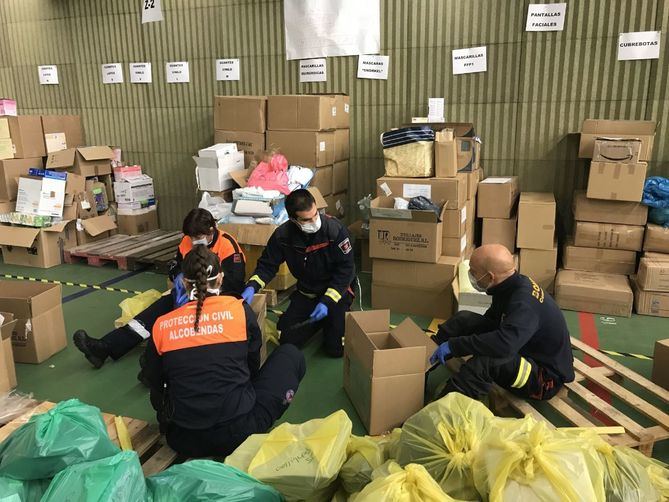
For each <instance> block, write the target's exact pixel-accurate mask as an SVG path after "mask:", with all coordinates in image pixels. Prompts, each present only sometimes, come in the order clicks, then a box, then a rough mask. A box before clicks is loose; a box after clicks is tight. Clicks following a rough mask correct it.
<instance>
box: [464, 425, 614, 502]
mask: <svg viewBox="0 0 669 502" xmlns="http://www.w3.org/2000/svg"><path fill="white" fill-rule="evenodd" d="M595 457H596V456H595V455H588V456H586V455H585V454H584V453H583V447H582V444H581V443H580V442H579V441H578V440H575V437H574V435H573V434H567V433H564V432H561V431H558V430H551V429H549V428H548V425H547V424H546V423H545V422H537V421H536V420H534V419H533V418H532V417H530V416H526V417H525V418H524V419H520V420H515V419H496V420H495V422H494V425H491V427H490V428H489V429H488V432H487V434H486V435H485V437H484V438H483V440H482V441H481V444H480V445H479V449H478V454H477V455H476V457H475V458H474V463H473V466H472V467H473V472H474V482H475V484H476V489H477V490H478V491H479V493H480V494H481V496H482V497H483V499H484V500H490V501H491V502H501V501H514V502H515V501H517V500H522V501H523V502H526V501H527V502H532V501H541V502H549V501H555V502H581V501H590V500H592V501H594V500H598V496H600V497H601V494H602V493H603V486H602V485H601V483H602V478H603V476H602V475H598V476H597V478H595V479H593V477H591V475H590V472H591V471H593V472H598V471H597V470H598V469H601V463H598V462H597V461H596V460H593V459H595Z"/></svg>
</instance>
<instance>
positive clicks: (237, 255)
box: [232, 253, 242, 263]
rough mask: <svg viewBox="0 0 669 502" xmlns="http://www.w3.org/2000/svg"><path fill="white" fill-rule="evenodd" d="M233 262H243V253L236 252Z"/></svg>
mask: <svg viewBox="0 0 669 502" xmlns="http://www.w3.org/2000/svg"><path fill="white" fill-rule="evenodd" d="M232 262H233V263H241V262H242V255H240V254H239V253H235V254H234V255H232Z"/></svg>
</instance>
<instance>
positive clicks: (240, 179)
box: [228, 169, 253, 188]
mask: <svg viewBox="0 0 669 502" xmlns="http://www.w3.org/2000/svg"><path fill="white" fill-rule="evenodd" d="M251 171H253V169H240V170H238V171H230V172H229V173H228V174H230V177H231V178H232V180H233V181H234V182H235V183H237V184H238V185H239V186H240V187H242V188H245V187H246V182H247V181H248V180H249V177H250V176H251Z"/></svg>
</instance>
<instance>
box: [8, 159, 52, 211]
mask: <svg viewBox="0 0 669 502" xmlns="http://www.w3.org/2000/svg"><path fill="white" fill-rule="evenodd" d="M42 167H43V165H42V159H39V158H35V159H8V160H0V201H4V202H7V201H12V200H16V195H17V193H18V179H19V178H20V177H21V176H27V175H28V172H29V171H30V169H31V168H34V169H42Z"/></svg>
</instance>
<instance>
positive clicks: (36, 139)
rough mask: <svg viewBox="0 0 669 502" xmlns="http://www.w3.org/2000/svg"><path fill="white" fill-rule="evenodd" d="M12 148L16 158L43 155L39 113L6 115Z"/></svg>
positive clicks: (44, 152)
mask: <svg viewBox="0 0 669 502" xmlns="http://www.w3.org/2000/svg"><path fill="white" fill-rule="evenodd" d="M7 122H8V124H9V135H10V137H11V138H12V150H13V153H14V157H15V158H17V159H31V158H34V157H44V156H45V155H46V151H45V150H44V136H43V134H44V133H43V132H42V121H41V120H40V116H39V115H21V116H19V117H7Z"/></svg>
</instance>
